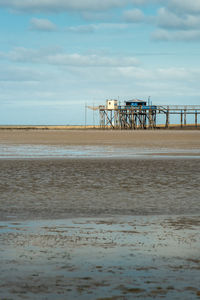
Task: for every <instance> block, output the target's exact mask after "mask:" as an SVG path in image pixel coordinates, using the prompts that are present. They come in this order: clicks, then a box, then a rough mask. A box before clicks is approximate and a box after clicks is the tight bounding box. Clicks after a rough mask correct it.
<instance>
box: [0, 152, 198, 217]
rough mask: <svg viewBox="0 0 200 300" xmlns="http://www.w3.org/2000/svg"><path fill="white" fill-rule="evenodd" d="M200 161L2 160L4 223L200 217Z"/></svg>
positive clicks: (0, 178)
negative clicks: (93, 218) (76, 219)
mask: <svg viewBox="0 0 200 300" xmlns="http://www.w3.org/2000/svg"><path fill="white" fill-rule="evenodd" d="M199 172H200V159H187V160H185V159H177V160H176V159H151V158H149V159H125V158H124V159H59V160H58V159H39V160H36V159H34V160H32V159H25V160H0V192H1V196H0V197H1V201H0V220H9V218H13V219H16V220H20V219H35V218H36V219H51V218H52V219H55V218H56V219H59V218H70V217H80V216H86V217H96V216H113V215H159V214H160V215H168V214H176V215H177V214H194V213H200V201H199V195H200V184H199Z"/></svg>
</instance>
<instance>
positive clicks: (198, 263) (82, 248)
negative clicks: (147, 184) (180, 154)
mask: <svg viewBox="0 0 200 300" xmlns="http://www.w3.org/2000/svg"><path fill="white" fill-rule="evenodd" d="M198 220H199V216H182V217H181V218H180V217H178V216H169V217H168V216H154V217H151V216H145V217H139V216H138V217H113V218H111V217H110V218H76V219H67V220H46V221H26V222H24V221H23V222H13V221H10V222H0V226H1V227H0V228H1V236H0V244H1V249H0V250H1V266H0V269H1V270H0V282H1V296H2V297H3V298H9V299H22V296H23V299H33V298H34V297H35V295H37V299H61V298H66V297H67V299H133V298H137V297H138V298H141V299H155V298H156V299H158V298H162V297H164V298H165V299H180V298H181V299H198V297H199V292H200V289H199V282H198V279H199V274H200V256H199V253H200V233H199V232H200V231H199V226H200V224H199V222H198Z"/></svg>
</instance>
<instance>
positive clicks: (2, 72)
mask: <svg viewBox="0 0 200 300" xmlns="http://www.w3.org/2000/svg"><path fill="white" fill-rule="evenodd" d="M44 78H46V75H45V76H44V74H43V72H40V71H38V70H34V69H33V68H32V67H29V68H27V67H17V66H9V65H7V66H5V65H1V66H0V82H9V81H10V82H39V81H41V80H43V79H44Z"/></svg>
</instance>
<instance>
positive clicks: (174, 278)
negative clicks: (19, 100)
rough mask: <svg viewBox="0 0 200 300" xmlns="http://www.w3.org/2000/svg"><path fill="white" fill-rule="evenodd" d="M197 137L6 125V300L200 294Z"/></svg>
mask: <svg viewBox="0 0 200 300" xmlns="http://www.w3.org/2000/svg"><path fill="white" fill-rule="evenodd" d="M199 137H200V136H199V132H198V131H187V132H186V131H184V132H180V131H179V132H176V131H173V132H168V131H162V132H159V131H156V132H153V131H152V132H149V131H148V132H144V131H138V132H128V131H127V132H119V131H117V132H114V131H105V132H96V131H87V132H84V134H83V135H82V132H80V131H72V132H70V131H69V132H54V131H51V132H49V131H45V132H44V131H43V132H42V131H37V132H32V131H6V130H5V131H0V144H1V146H2V148H0V156H1V159H0V259H1V264H0V299H13V300H15V299H20V300H21V299H39V300H40V299H41V300H44V299H48V300H49V299H50V300H51V299H59V300H60V299H70V300H71V299H89V300H90V299H91V300H93V299H96V300H114V299H115V300H118V299H122V300H124V299H125V300H129V299H137V298H139V299H150V300H151V299H161V298H162V299H163V298H164V299H170V300H171V299H177V300H179V299H185V300H186V299H200V288H199V277H200V255H199V253H200V221H199V219H200V218H199V217H200V201H199V199H200V196H199V195H200V185H199V174H200V158H199V150H200V139H199ZM102 145H103V148H100V146H102ZM36 146H39V148H36ZM44 146H55V148H51V147H50V148H48V149H47V152H45V151H46V150H45V149H46V148H44ZM70 146H73V147H72V148H69V147H70ZM84 146H86V148H84V149H86V150H84V151H86V152H84V153H86V154H85V156H84V155H82V154H81V155H82V156H81V157H80V158H77V157H76V154H75V152H76V149H77V147H80V148H78V149H79V150H78V151H82V150H80V149H82V147H84ZM88 146H89V148H87V147H88ZM23 147H24V148H23ZM62 147H66V148H65V151H66V149H67V151H68V150H69V149H70V151H71V152H70V153H72V156H70V159H69V157H68V156H66V152H63V149H64V148H62ZM94 147H97V148H94ZM107 147H110V148H107ZM120 148H124V149H128V148H129V150H128V151H129V152H127V151H122V152H120V153H121V154H120V156H119V157H118V158H117V157H112V155H110V153H116V149H120ZM2 149H3V150H5V152H7V151H8V150H9V151H10V152H9V153H10V154H9V155H10V156H9V155H8V156H6V155H5V156H3V152H1V151H3V150H2ZM22 149H23V151H22ZM28 149H29V150H30V151H29V150H28ZM36 149H38V153H37V155H35V156H34V158H33V152H35V150H36ZM88 149H89V150H88ZM91 149H93V150H91ZM106 149H109V151H107V150H106ZM135 149H137V151H139V152H140V151H141V150H140V149H142V151H144V150H145V149H146V150H145V151H147V152H148V155H147V156H146V157H144V155H143V154H144V153H147V152H145V151H144V153H143V154H142V156H139V155H136V156H134V155H135V154H134V155H133V156H132V157H130V158H128V157H127V153H136V152H134V151H136V150H135ZM27 150H28V151H27ZM54 150H55V151H57V150H58V151H61V152H59V153H60V156H59V155H58V152H56V155H55V157H57V158H56V159H55V158H50V156H51V154H52V153H51V152H52V151H54ZM97 150H98V151H104V152H105V153H104V154H105V155H104V157H101V156H100V155H99V153H100V152H98V153H97V157H96V158H94V157H93V158H90V156H91V153H93V152H95V151H97ZM17 151H18V152H20V151H21V156H17V155H16V153H17ZM91 151H93V152H91ZM106 151H107V152H106ZM117 151H118V150H117ZM159 151H160V155H158V154H159ZM80 153H81V152H80ZM137 153H138V152H137ZM153 153H156V157H154V155H153ZM186 154H187V155H188V157H185V155H186ZM189 155H190V157H189ZM163 156H164V157H163ZM170 156H173V157H170ZM8 157H12V159H8ZM16 157H18V158H16ZM38 157H39V158H38ZM58 157H59V159H58ZM86 157H87V158H86Z"/></svg>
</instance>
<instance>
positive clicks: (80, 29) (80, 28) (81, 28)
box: [66, 23, 128, 33]
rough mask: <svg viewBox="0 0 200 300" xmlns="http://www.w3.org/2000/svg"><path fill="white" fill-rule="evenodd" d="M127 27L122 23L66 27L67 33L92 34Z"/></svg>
mask: <svg viewBox="0 0 200 300" xmlns="http://www.w3.org/2000/svg"><path fill="white" fill-rule="evenodd" d="M127 27H128V25H127V24H124V23H99V24H89V25H78V26H70V27H67V28H66V30H67V31H71V32H75V33H92V32H95V31H98V30H123V29H126V28H127Z"/></svg>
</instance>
